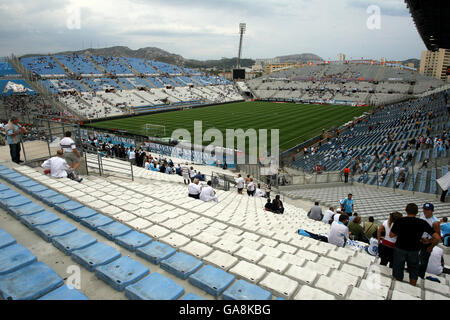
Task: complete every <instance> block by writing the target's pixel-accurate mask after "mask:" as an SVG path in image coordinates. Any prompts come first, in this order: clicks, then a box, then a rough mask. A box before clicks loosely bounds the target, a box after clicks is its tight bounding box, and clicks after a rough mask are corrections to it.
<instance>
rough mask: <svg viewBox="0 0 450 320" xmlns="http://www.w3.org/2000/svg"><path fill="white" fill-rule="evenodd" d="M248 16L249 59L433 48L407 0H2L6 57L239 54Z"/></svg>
mask: <svg viewBox="0 0 450 320" xmlns="http://www.w3.org/2000/svg"><path fill="white" fill-rule="evenodd" d="M378 12H379V15H376V14H377V13H378ZM378 17H379V18H378ZM241 22H245V23H247V31H246V34H245V36H244V44H243V54H242V55H243V57H244V58H252V59H259V58H273V57H276V56H281V55H288V54H298V53H314V54H317V55H319V56H321V57H322V58H323V59H325V60H328V59H331V60H336V59H337V55H338V53H344V54H346V56H347V58H353V59H360V58H370V59H380V58H382V57H385V58H387V59H390V60H405V59H409V58H420V54H421V52H422V51H423V50H425V45H424V44H423V41H422V40H421V38H420V36H419V34H418V32H417V29H416V27H415V25H414V22H413V19H412V17H411V15H410V13H409V10H408V9H407V7H406V4H405V2H404V1H403V0H245V1H244V0H95V1H94V0H20V1H11V0H0V56H7V55H10V54H12V53H14V54H15V55H17V56H20V55H23V54H29V53H42V54H47V53H55V52H59V51H66V50H81V49H86V48H89V47H94V48H100V47H101V48H103V47H110V46H127V47H129V48H131V49H139V48H144V47H158V48H161V49H163V50H166V51H169V52H171V53H175V54H180V55H182V56H184V57H185V58H189V59H199V60H206V59H220V58H222V57H235V56H237V52H238V45H239V23H241Z"/></svg>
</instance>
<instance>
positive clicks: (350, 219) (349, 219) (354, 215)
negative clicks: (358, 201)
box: [348, 212, 358, 224]
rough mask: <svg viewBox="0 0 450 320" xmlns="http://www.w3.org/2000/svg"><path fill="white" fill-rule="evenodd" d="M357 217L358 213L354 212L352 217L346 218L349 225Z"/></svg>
mask: <svg viewBox="0 0 450 320" xmlns="http://www.w3.org/2000/svg"><path fill="white" fill-rule="evenodd" d="M357 216H358V213H357V212H355V213H354V214H353V215H352V216H350V217H348V223H349V224H350V223H351V222H352V221H353V219H355V218H356V217H357Z"/></svg>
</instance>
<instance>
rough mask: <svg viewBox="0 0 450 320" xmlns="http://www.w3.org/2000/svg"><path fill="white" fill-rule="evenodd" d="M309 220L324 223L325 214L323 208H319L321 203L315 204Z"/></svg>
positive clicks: (309, 214)
mask: <svg viewBox="0 0 450 320" xmlns="http://www.w3.org/2000/svg"><path fill="white" fill-rule="evenodd" d="M307 216H308V218H310V219H312V220H316V221H322V219H323V214H322V208H321V207H320V206H319V202H316V203H314V207H312V208H311V210H309V212H308V215H307Z"/></svg>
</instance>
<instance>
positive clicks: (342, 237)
mask: <svg viewBox="0 0 450 320" xmlns="http://www.w3.org/2000/svg"><path fill="white" fill-rule="evenodd" d="M347 223H348V216H347V215H345V214H342V215H340V216H339V221H338V222H336V221H334V222H333V223H332V224H331V229H330V235H329V237H328V242H329V243H332V244H334V245H336V246H338V247H342V248H343V247H345V244H346V243H347V240H348V239H349V230H348V227H347Z"/></svg>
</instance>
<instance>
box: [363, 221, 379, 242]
mask: <svg viewBox="0 0 450 320" xmlns="http://www.w3.org/2000/svg"><path fill="white" fill-rule="evenodd" d="M363 229H364V234H365V235H366V237H367V238H371V237H372V235H373V234H374V232H378V225H377V224H376V223H375V219H374V217H369V221H368V222H366V223H364V228H363ZM375 238H376V237H375Z"/></svg>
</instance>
